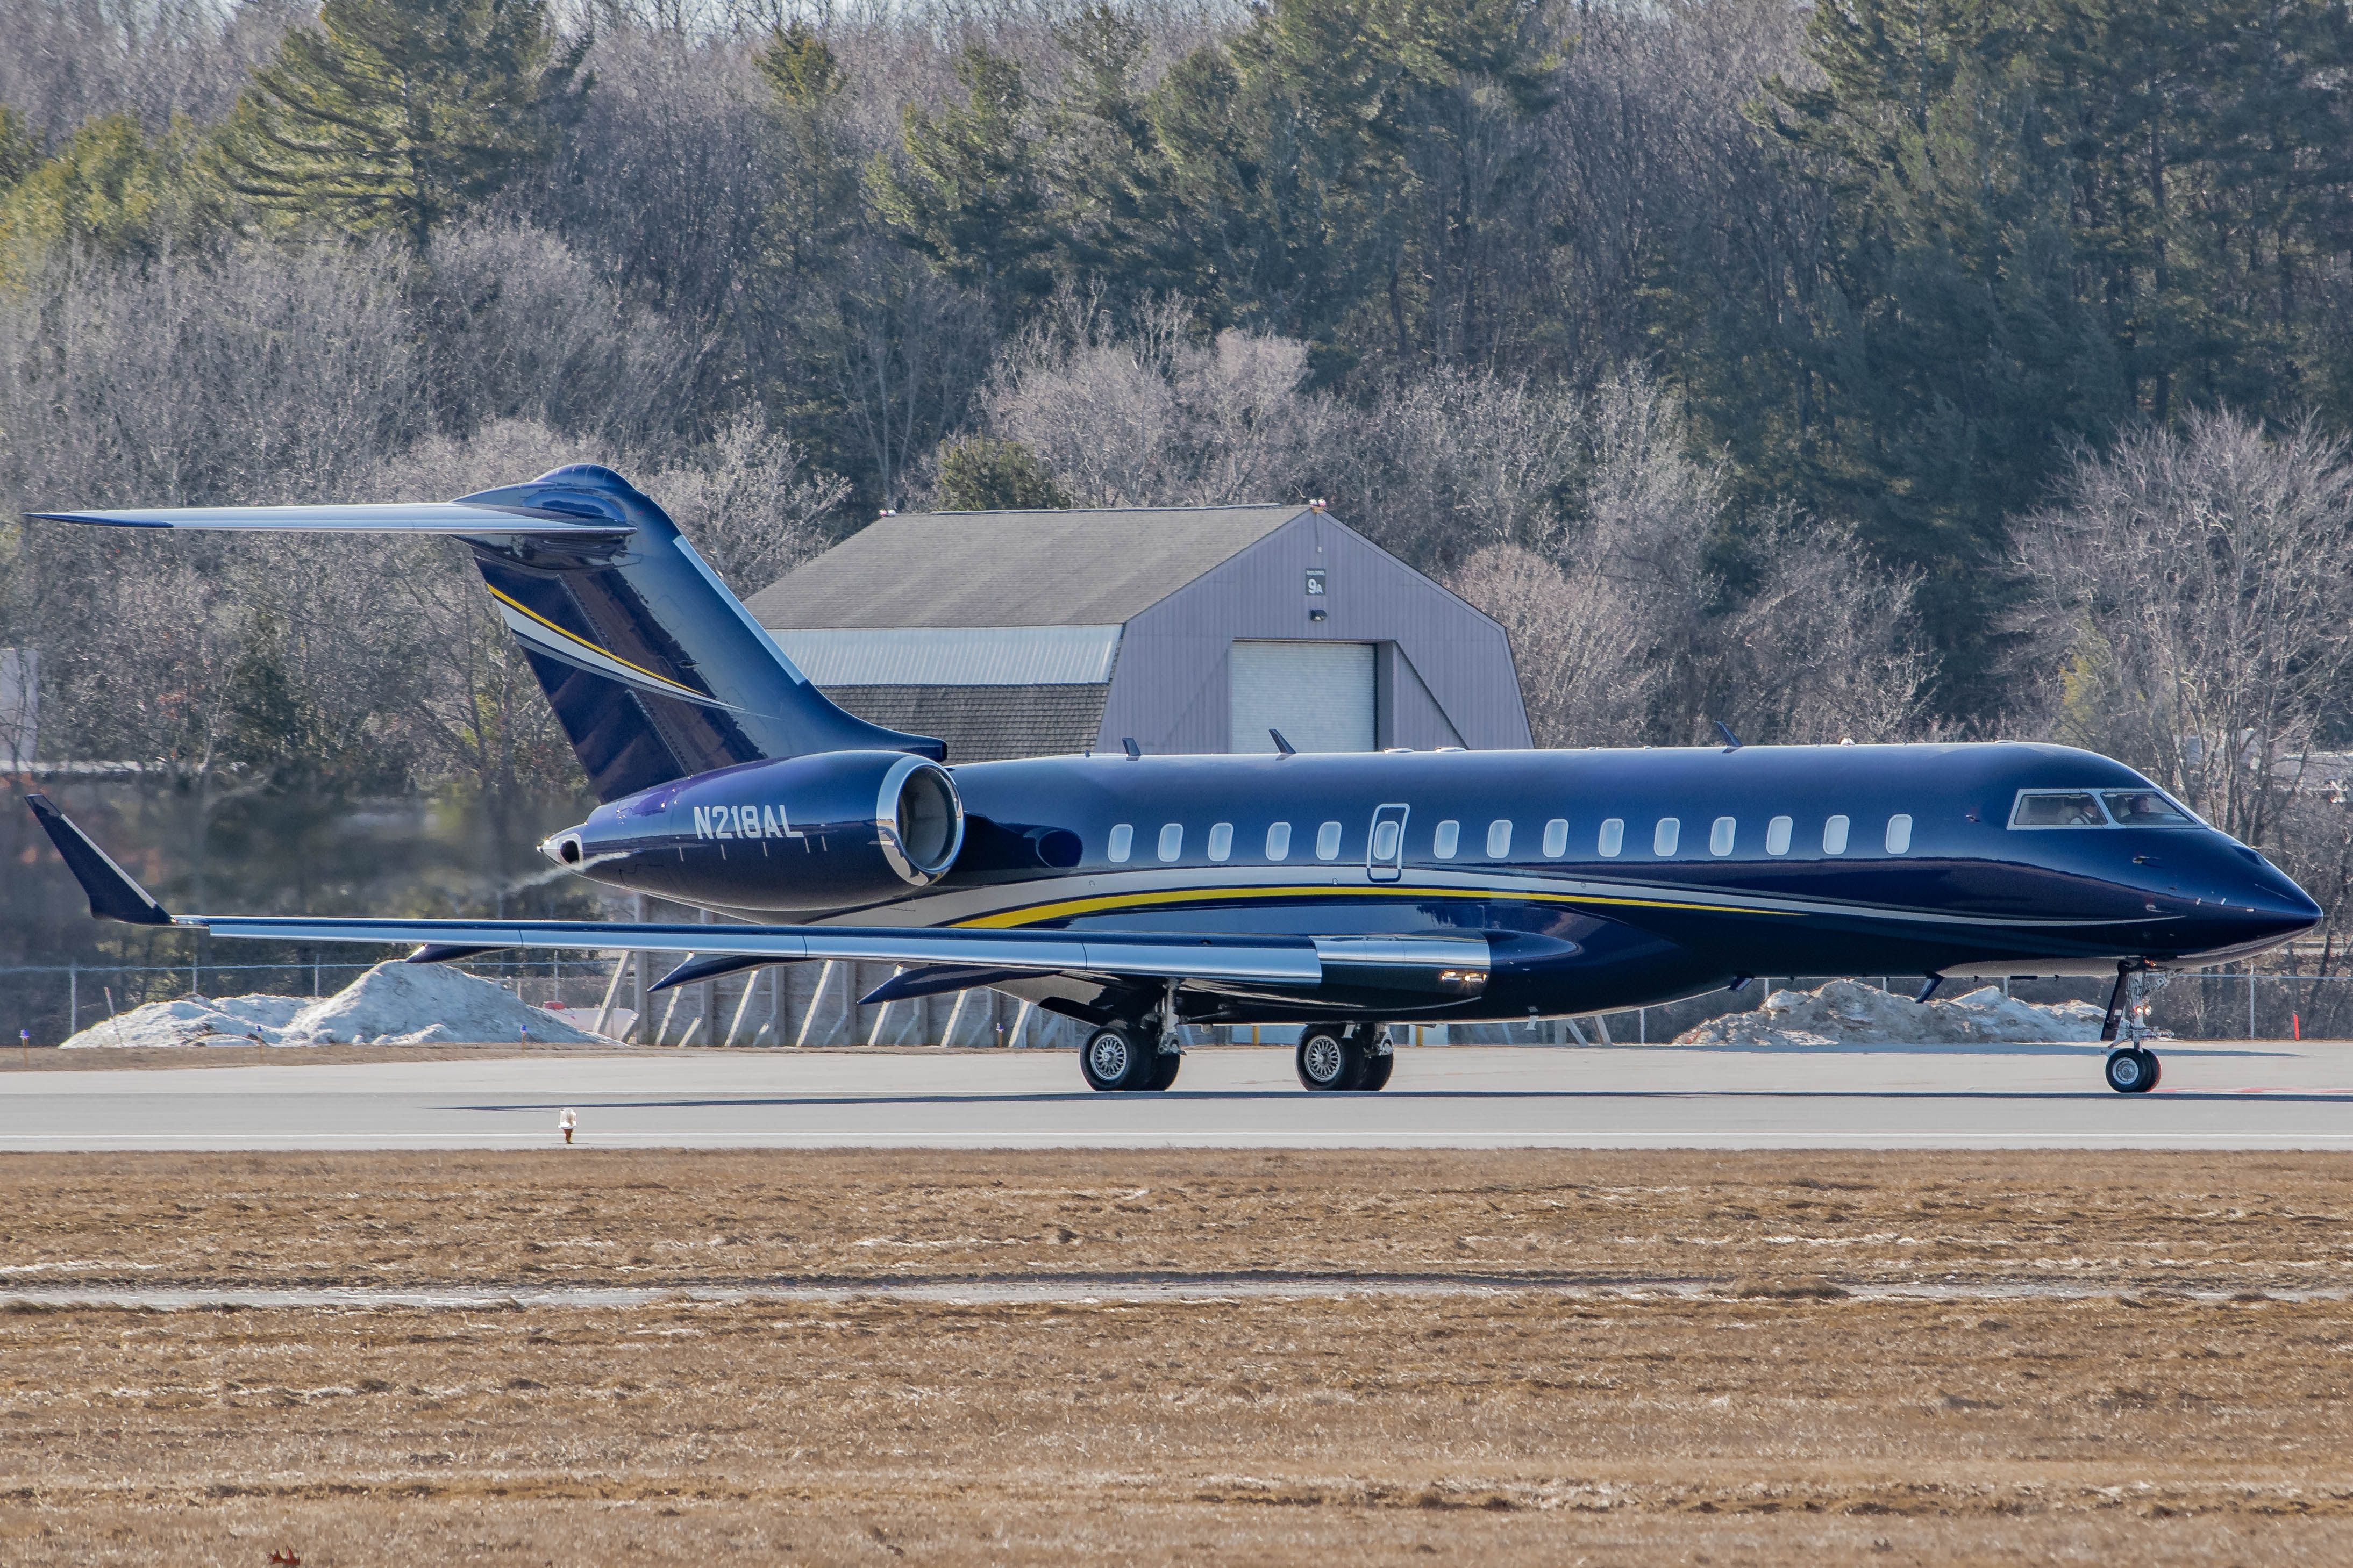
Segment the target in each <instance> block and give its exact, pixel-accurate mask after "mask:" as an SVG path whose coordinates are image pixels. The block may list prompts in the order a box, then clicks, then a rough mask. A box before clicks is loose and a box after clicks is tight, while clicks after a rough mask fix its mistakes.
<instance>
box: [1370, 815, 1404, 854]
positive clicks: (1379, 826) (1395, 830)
mask: <svg viewBox="0 0 2353 1568" xmlns="http://www.w3.org/2000/svg"><path fill="white" fill-rule="evenodd" d="M1404 831H1405V829H1404V827H1403V826H1401V825H1400V824H1399V823H1398V820H1397V818H1395V817H1393V816H1384V817H1382V818H1381V819H1380V821H1378V822H1377V823H1376V824H1374V825H1373V858H1374V859H1376V860H1394V859H1396V858H1397V852H1398V834H1400V833H1402V832H1404Z"/></svg>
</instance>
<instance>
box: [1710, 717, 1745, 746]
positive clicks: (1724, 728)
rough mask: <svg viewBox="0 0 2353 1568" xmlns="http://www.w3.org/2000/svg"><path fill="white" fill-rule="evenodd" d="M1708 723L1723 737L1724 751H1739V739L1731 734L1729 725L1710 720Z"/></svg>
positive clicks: (1717, 720) (1718, 720) (1720, 721)
mask: <svg viewBox="0 0 2353 1568" xmlns="http://www.w3.org/2000/svg"><path fill="white" fill-rule="evenodd" d="M1708 722H1709V723H1711V724H1713V725H1715V732H1716V733H1717V734H1719V735H1722V736H1723V737H1724V749H1725V751H1727V752H1736V751H1738V750H1740V737H1739V736H1737V735H1736V734H1734V733H1733V732H1732V726H1731V725H1729V724H1727V723H1725V721H1723V720H1721V719H1711V720H1709V721H1708Z"/></svg>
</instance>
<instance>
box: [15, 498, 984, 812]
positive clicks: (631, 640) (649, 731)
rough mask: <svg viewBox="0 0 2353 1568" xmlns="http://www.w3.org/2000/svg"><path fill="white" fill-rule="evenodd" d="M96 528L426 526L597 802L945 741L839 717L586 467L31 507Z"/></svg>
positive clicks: (692, 564)
mask: <svg viewBox="0 0 2353 1568" xmlns="http://www.w3.org/2000/svg"><path fill="white" fill-rule="evenodd" d="M26 515H28V516H31V517H37V518H49V519H54V520H56V521H60V522H79V523H96V524H99V525H100V526H104V527H110V528H166V529H206V530H223V531H277V532H306V533H411V534H418V533H422V534H440V535H444V536H447V537H449V538H454V539H459V540H462V541H463V542H465V543H467V544H468V545H470V546H471V547H472V549H473V552H474V560H475V563H477V564H478V565H479V566H480V568H481V573H482V580H483V581H484V582H486V583H488V584H490V588H491V596H492V598H493V599H494V600H495V601H496V602H497V605H498V609H499V614H500V615H501V616H502V617H503V618H504V619H505V621H506V624H507V627H508V629H509V630H510V631H512V632H513V633H514V635H515V638H516V640H517V641H519V642H521V643H522V649H523V655H524V657H525V658H528V659H529V660H530V661H531V668H532V670H533V673H534V674H536V675H537V676H538V677H539V683H540V686H541V687H542V688H543V689H544V690H545V691H546V693H547V700H548V701H549V702H550V703H551V704H552V705H553V706H554V709H555V717H556V720H557V721H558V722H559V723H561V724H562V725H563V726H564V732H565V735H567V736H568V737H570V738H571V741H572V749H573V751H574V752H575V753H576V754H577V755H578V756H579V758H580V765H581V766H582V767H584V768H586V769H587V771H588V779H589V782H590V784H593V785H594V786H595V788H596V795H597V797H598V798H599V799H602V800H617V799H618V798H620V797H621V796H623V795H635V794H637V793H638V791H639V790H644V789H650V788H652V787H653V786H654V785H656V784H667V783H669V782H670V780H671V779H675V778H684V777H685V776H687V775H688V774H690V773H708V772H710V771H711V770H712V769H713V768H723V767H727V766H730V765H731V764H733V763H754V762H760V761H763V760H765V759H771V758H777V757H798V756H806V755H807V754H809V753H811V752H840V751H885V752H915V753H916V754H918V755H920V756H926V757H930V758H931V759H933V760H934V762H944V761H945V760H946V756H947V748H946V747H945V746H944V745H943V744H942V743H941V742H938V741H935V740H933V739H931V738H929V737H928V736H923V735H906V734H902V733H900V732H899V731H896V730H885V729H883V728H882V727H881V725H879V724H870V723H868V722H867V721H865V720H863V719H860V718H856V717H853V716H852V715H850V714H848V713H845V712H843V711H842V710H840V709H839V708H837V707H835V706H834V705H833V703H832V701H831V700H828V698H827V697H826V695H825V694H824V693H823V692H821V691H819V690H818V689H817V688H816V687H814V686H812V685H810V684H809V682H808V679H807V677H806V676H804V675H802V674H801V672H800V671H799V670H797V669H796V668H793V662H792V660H790V659H788V658H786V657H785V654H784V650H783V649H782V648H780V647H777V646H776V639H775V638H774V637H770V636H769V635H768V634H767V632H766V631H765V629H764V628H762V627H761V626H760V625H759V623H757V622H756V621H754V620H753V619H752V616H751V612H749V611H748V610H746V609H744V606H743V605H742V604H741V603H739V602H738V601H737V599H736V597H735V595H733V594H731V593H729V592H728V591H727V585H726V584H723V583H722V582H720V580H719V578H718V575H717V574H715V573H713V572H712V570H711V568H710V567H709V566H708V565H706V564H704V563H703V560H702V556H700V555H697V554H696V553H695V552H694V546H692V545H691V544H689V543H688V542H686V538H685V536H684V535H683V534H681V533H680V532H679V531H678V525H677V524H676V523H674V522H672V521H670V517H669V515H668V514H667V513H665V512H664V511H663V510H662V509H661V508H659V507H658V506H656V505H655V504H654V503H653V502H652V501H650V500H647V499H646V497H645V496H643V495H641V494H639V493H638V489H637V488H636V487H635V486H633V485H631V484H630V483H629V481H628V480H627V479H623V478H621V476H620V475H618V474H617V473H615V472H614V471H613V470H612V469H610V468H598V467H596V466H595V465H594V464H588V463H583V464H577V465H575V466H574V467H571V468H557V469H555V470H554V471H553V472H551V473H545V474H542V475H541V476H540V477H539V478H537V479H533V480H532V481H531V482H530V483H529V484H526V485H509V486H507V487H505V488H504V489H495V490H484V491H482V492H481V493H480V494H479V495H471V496H467V497H465V498H463V499H462V500H454V501H394V502H377V503H355V504H345V505H330V506H243V507H237V506H232V507H165V508H153V509H123V510H107V511H43V512H30V513H27V514H26Z"/></svg>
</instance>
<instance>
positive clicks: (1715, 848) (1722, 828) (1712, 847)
mask: <svg viewBox="0 0 2353 1568" xmlns="http://www.w3.org/2000/svg"><path fill="white" fill-rule="evenodd" d="M1739 826H1740V825H1739V824H1738V823H1736V822H1735V821H1734V820H1733V819H1732V818H1731V817H1728V816H1719V817H1717V818H1716V819H1715V821H1714V822H1713V823H1711V824H1709V826H1708V830H1707V852H1708V853H1709V854H1711V855H1729V854H1731V853H1732V836H1733V834H1734V833H1735V832H1736V831H1738V829H1739Z"/></svg>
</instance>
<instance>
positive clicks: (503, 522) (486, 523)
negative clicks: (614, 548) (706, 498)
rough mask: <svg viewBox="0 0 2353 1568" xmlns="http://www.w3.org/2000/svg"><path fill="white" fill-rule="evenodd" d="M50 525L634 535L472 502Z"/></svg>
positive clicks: (167, 510) (52, 514)
mask: <svg viewBox="0 0 2353 1568" xmlns="http://www.w3.org/2000/svg"><path fill="white" fill-rule="evenodd" d="M25 515H26V516H27V517H35V518H40V519H43V520H45V521H49V522H91V523H98V524H100V525H101V526H104V527H109V528H200V529H231V530H248V531H264V532H269V531H276V532H296V533H427V534H452V535H456V536H458V537H460V538H474V539H511V538H516V537H524V538H542V539H548V538H583V537H599V536H601V537H603V538H607V539H620V538H625V537H627V536H628V534H629V533H631V532H633V531H634V530H632V529H631V528H630V527H629V525H628V524H627V523H624V522H616V521H611V520H610V519H607V518H584V517H566V516H565V515H564V514H562V513H560V512H554V511H548V510H537V509H525V508H519V507H499V506H482V505H479V504H477V503H474V502H470V501H456V500H449V501H389V502H365V503H358V502H355V503H353V504H352V505H350V506H185V507H146V508H137V509H132V510H122V511H31V512H26V514H25Z"/></svg>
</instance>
